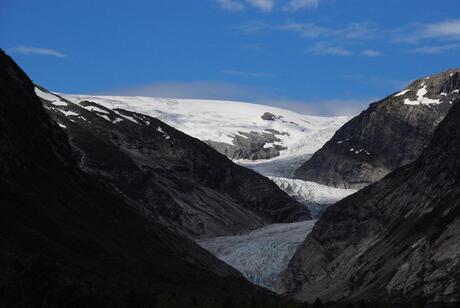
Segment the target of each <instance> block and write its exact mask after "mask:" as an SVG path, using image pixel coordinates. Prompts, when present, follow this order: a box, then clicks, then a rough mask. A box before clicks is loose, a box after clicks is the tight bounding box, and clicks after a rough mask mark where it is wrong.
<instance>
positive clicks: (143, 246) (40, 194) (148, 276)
mask: <svg viewBox="0 0 460 308" xmlns="http://www.w3.org/2000/svg"><path fill="white" fill-rule="evenodd" d="M0 192H1V193H0V248H1V249H0V306H1V307H169V306H174V307H189V306H210V307H215V306H216V307H219V306H225V305H227V306H229V305H230V306H232V305H233V306H239V305H243V306H245V305H246V306H252V304H254V303H262V304H264V303H266V304H267V305H269V306H274V305H275V304H276V303H279V302H282V303H283V305H284V304H286V305H289V303H285V302H284V300H282V299H280V298H276V297H273V296H272V295H271V294H269V293H267V292H266V291H264V290H261V289H257V288H255V287H253V286H252V285H250V284H249V283H248V282H246V281H245V280H244V279H243V278H241V276H240V275H239V273H237V272H236V271H235V270H234V269H232V268H230V267H228V266H227V265H225V264H223V263H222V262H220V261H219V260H217V259H216V258H214V257H213V256H211V255H210V254H208V253H207V252H205V251H204V250H202V249H201V248H199V247H198V246H197V245H195V244H194V243H193V242H192V241H190V240H188V239H186V238H184V237H182V236H178V235H175V234H174V233H171V232H170V231H167V230H166V229H165V228H164V227H163V226H161V225H158V224H156V223H152V222H151V221H149V220H147V219H145V218H144V216H143V215H140V214H138V213H137V211H136V210H134V209H133V208H132V207H130V206H129V205H128V204H127V203H125V201H124V200H122V199H121V198H120V197H118V196H115V195H114V194H113V193H112V192H110V191H109V190H108V189H107V188H105V187H102V186H100V185H99V183H96V181H94V180H92V178H91V177H89V176H87V175H86V174H84V173H83V172H81V171H80V169H79V168H78V165H77V164H76V163H75V162H74V159H73V157H72V151H71V148H70V146H69V144H68V141H67V138H66V136H65V134H64V133H63V131H62V130H61V129H60V128H59V127H58V125H57V124H56V123H55V122H53V121H52V120H51V119H50V118H49V116H48V115H47V113H46V112H45V110H44V109H43V108H42V105H41V103H40V101H39V99H38V98H37V97H36V96H35V94H34V87H33V84H32V82H31V81H30V80H29V79H28V78H27V76H26V75H25V74H24V73H23V72H22V71H21V69H20V68H19V67H17V66H16V64H15V63H14V62H13V61H12V60H11V59H10V58H9V57H7V56H6V55H5V54H4V53H3V51H0Z"/></svg>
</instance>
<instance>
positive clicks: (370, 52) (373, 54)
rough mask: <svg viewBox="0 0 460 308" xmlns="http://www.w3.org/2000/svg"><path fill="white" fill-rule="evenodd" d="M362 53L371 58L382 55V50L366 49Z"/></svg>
mask: <svg viewBox="0 0 460 308" xmlns="http://www.w3.org/2000/svg"><path fill="white" fill-rule="evenodd" d="M361 54H362V55H363V56H366V57H370V58H375V57H379V56H381V55H382V53H381V52H380V51H378V50H374V49H365V50H363V51H361Z"/></svg>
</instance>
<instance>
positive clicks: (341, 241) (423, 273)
mask: <svg viewBox="0 0 460 308" xmlns="http://www.w3.org/2000/svg"><path fill="white" fill-rule="evenodd" d="M448 76H449V75H448ZM453 76H455V74H453ZM453 76H452V77H453ZM453 103H454V106H453V107H452V108H451V109H450V111H449V113H448V115H447V116H446V118H445V119H444V120H443V121H442V122H441V124H440V125H439V126H438V128H437V129H436V131H435V133H434V136H433V138H432V141H431V143H430V145H429V146H428V147H427V148H426V149H424V150H423V153H422V155H421V157H420V158H419V159H417V160H416V161H415V162H413V163H411V164H409V165H406V166H404V167H401V168H399V169H397V170H395V171H394V172H393V173H391V174H390V175H388V176H386V177H385V178H384V179H382V180H381V181H379V182H377V183H375V184H373V185H370V186H368V187H366V188H364V189H362V190H360V191H359V192H357V193H356V194H354V195H352V196H350V197H348V198H346V199H344V200H342V201H340V202H338V203H337V204H335V205H333V206H332V207H330V208H329V209H328V210H326V212H325V213H324V214H323V216H322V217H321V219H320V220H319V221H318V223H317V224H316V226H315V227H314V229H313V231H312V233H310V235H309V236H308V237H307V239H306V240H305V242H304V243H303V244H302V246H301V248H300V249H299V250H298V251H297V253H296V255H295V256H294V258H293V259H292V260H291V262H290V264H289V267H288V269H287V270H286V271H285V272H284V273H283V274H282V275H281V278H280V279H279V281H278V288H279V290H280V291H282V292H284V293H285V294H289V295H292V296H295V297H297V298H299V299H302V300H307V301H314V300H315V299H316V298H317V297H320V298H321V299H323V300H338V301H353V302H355V301H358V300H365V301H373V302H401V303H411V304H414V303H427V302H428V303H430V302H431V303H434V302H447V303H452V302H457V303H458V302H460V267H459V266H460V253H459V252H460V246H459V245H460V159H459V157H460V104H458V101H454V102H453Z"/></svg>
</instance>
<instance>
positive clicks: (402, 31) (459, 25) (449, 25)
mask: <svg viewBox="0 0 460 308" xmlns="http://www.w3.org/2000/svg"><path fill="white" fill-rule="evenodd" d="M393 33H394V35H393V37H392V41H393V42H396V43H409V44H419V43H423V42H426V41H446V40H449V41H456V40H460V20H450V21H442V22H434V23H428V24H427V23H425V24H420V23H413V24H410V25H407V26H405V27H402V28H399V29H396V30H394V31H393Z"/></svg>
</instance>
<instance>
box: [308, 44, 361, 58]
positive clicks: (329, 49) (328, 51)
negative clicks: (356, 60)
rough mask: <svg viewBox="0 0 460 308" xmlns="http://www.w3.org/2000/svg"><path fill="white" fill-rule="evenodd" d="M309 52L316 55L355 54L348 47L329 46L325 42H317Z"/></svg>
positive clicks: (347, 55) (342, 55)
mask: <svg viewBox="0 0 460 308" xmlns="http://www.w3.org/2000/svg"><path fill="white" fill-rule="evenodd" d="M308 52H310V53H312V54H315V55H332V56H341V57H349V56H352V55H353V54H354V52H353V51H351V50H348V49H346V48H345V47H342V46H329V45H327V44H325V43H317V44H316V45H315V46H313V48H311V49H309V50H308Z"/></svg>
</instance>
